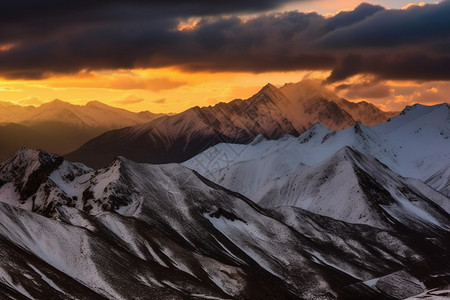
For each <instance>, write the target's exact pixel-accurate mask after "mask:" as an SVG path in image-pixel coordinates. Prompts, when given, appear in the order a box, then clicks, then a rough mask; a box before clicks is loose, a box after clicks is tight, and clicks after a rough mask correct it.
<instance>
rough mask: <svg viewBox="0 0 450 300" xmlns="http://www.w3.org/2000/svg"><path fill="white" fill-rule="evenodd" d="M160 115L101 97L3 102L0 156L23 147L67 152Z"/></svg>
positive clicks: (0, 112) (1, 108)
mask: <svg viewBox="0 0 450 300" xmlns="http://www.w3.org/2000/svg"><path fill="white" fill-rule="evenodd" d="M160 116H162V115H160V114H153V113H150V112H140V113H133V112H129V111H127V110H124V109H119V108H115V107H111V106H108V105H106V104H103V103H100V102H98V101H91V102H89V103H87V104H86V105H85V106H79V105H73V104H69V103H67V102H63V101H60V100H54V101H51V102H49V103H46V104H43V105H41V106H39V107H33V106H28V107H23V106H19V105H13V104H11V103H7V102H0V160H4V159H6V158H8V157H9V156H10V155H11V154H12V153H14V151H16V150H17V149H18V148H20V147H29V148H38V149H45V150H47V151H50V152H54V153H59V154H66V153H68V152H71V151H73V150H75V149H76V148H78V147H80V146H81V145H83V144H84V143H85V142H87V141H88V140H90V139H92V138H94V137H96V136H98V135H100V134H102V133H104V132H106V131H109V130H112V129H117V128H123V127H127V126H132V125H137V124H142V123H146V122H148V121H151V120H153V119H156V118H158V117H160Z"/></svg>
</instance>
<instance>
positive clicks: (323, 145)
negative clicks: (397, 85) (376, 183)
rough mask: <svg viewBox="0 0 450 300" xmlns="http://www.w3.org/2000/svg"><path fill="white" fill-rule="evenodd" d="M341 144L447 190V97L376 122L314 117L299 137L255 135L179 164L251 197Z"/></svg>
mask: <svg viewBox="0 0 450 300" xmlns="http://www.w3.org/2000/svg"><path fill="white" fill-rule="evenodd" d="M346 146H348V147H351V148H352V149H354V150H356V151H359V152H361V153H364V154H366V155H369V156H372V157H374V158H376V159H377V160H378V161H380V162H381V163H383V164H385V165H386V166H388V167H389V168H390V169H391V170H392V171H394V172H396V173H398V174H399V175H401V176H404V177H412V178H416V179H419V180H422V181H424V182H427V183H429V184H430V185H431V186H432V187H434V188H436V189H437V190H439V191H441V192H442V193H444V194H445V195H447V196H448V195H449V194H448V180H449V177H448V176H447V175H448V165H449V162H450V152H449V149H450V108H449V104H447V103H443V104H439V105H434V106H424V105H419V104H417V105H414V106H409V107H406V108H405V109H404V110H403V111H402V112H401V113H400V114H399V115H398V116H395V117H393V118H391V119H389V121H387V122H384V123H381V124H379V125H375V126H364V125H362V124H360V123H356V124H355V125H354V126H352V127H350V128H346V129H343V130H339V131H332V130H330V129H328V128H326V127H324V126H323V125H321V124H320V123H318V124H316V125H314V126H313V127H311V128H310V129H309V130H308V131H306V132H304V133H303V134H301V135H300V136H298V137H295V136H284V137H283V138H282V139H279V140H266V139H264V137H262V136H258V137H257V138H255V139H254V140H253V141H252V142H251V143H249V144H248V145H237V144H227V143H222V144H218V145H216V146H214V147H211V148H209V149H208V150H206V151H205V152H203V153H201V154H199V155H197V156H195V157H193V158H192V159H190V160H189V161H187V162H185V163H184V164H185V165H186V166H188V167H189V168H192V169H195V170H196V171H197V172H199V173H200V174H202V175H204V176H206V177H207V178H209V179H211V180H213V181H216V182H217V183H219V184H221V185H223V186H225V187H227V188H230V189H232V190H235V191H238V192H240V193H242V194H244V195H247V196H248V197H250V198H252V199H254V198H253V197H254V196H255V195H254V192H255V191H258V190H260V188H262V187H265V188H267V185H268V182H272V183H273V184H275V180H278V179H279V178H282V177H286V176H289V175H291V174H294V173H296V172H301V171H302V170H306V168H307V167H308V166H310V167H311V166H318V165H320V164H322V163H324V162H325V161H326V160H327V159H329V158H330V157H331V156H332V155H334V154H335V153H336V152H337V151H339V150H340V149H342V148H343V147H346ZM251 174H252V175H251ZM254 200H255V199H254Z"/></svg>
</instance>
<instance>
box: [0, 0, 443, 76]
mask: <svg viewBox="0 0 450 300" xmlns="http://www.w3.org/2000/svg"><path fill="white" fill-rule="evenodd" d="M286 2H289V0H286V1H276V0H264V1H261V0H258V1H256V0H252V1H242V0H241V1H227V2H215V1H206V0H198V1H181V0H172V1H167V0H166V1H144V0H134V1H120V0H108V1H106V0H92V1H89V2H88V3H83V4H81V3H80V2H79V1H77V2H75V1H56V0H41V1H32V0H28V1H27V0H14V1H12V0H6V1H4V2H2V9H1V11H0V26H1V28H2V30H1V31H0V46H1V45H5V44H14V45H15V47H13V48H11V49H10V50H7V51H0V76H3V77H8V78H42V77H45V76H46V75H48V74H51V73H75V72H78V71H80V70H83V69H88V70H91V69H105V68H106V69H108V68H133V67H161V66H170V65H178V66H180V67H182V68H184V69H186V70H210V71H224V70H228V71H251V72H264V71H279V70H299V69H305V70H306V69H307V70H313V69H332V70H333V72H332V74H331V76H330V78H329V79H328V80H329V81H330V82H334V81H340V80H343V79H345V78H347V77H349V76H352V75H356V74H364V73H370V74H374V75H375V76H378V77H380V78H385V79H417V80H435V79H444V80H448V79H450V71H449V70H450V51H449V50H450V29H449V28H450V18H449V17H448V16H449V15H450V0H446V1H443V2H441V3H440V4H438V5H426V6H423V7H413V8H410V9H408V10H387V9H384V8H382V7H380V6H374V5H370V4H362V5H360V6H359V7H357V8H356V9H355V10H353V11H350V12H342V13H339V14H337V15H336V16H334V17H332V18H324V17H323V16H321V15H318V14H316V13H301V12H287V13H283V14H268V15H263V16H260V17H257V18H253V19H251V20H249V21H245V22H244V21H242V20H241V19H240V18H238V17H227V18H224V17H221V15H223V14H231V15H233V14H239V13H243V12H255V11H264V10H268V9H272V8H274V7H276V6H277V5H280V4H284V3H286ZM189 16H198V17H201V18H202V20H201V21H200V23H199V24H198V25H197V26H196V28H195V30H191V31H177V30H176V28H177V26H178V24H179V21H180V18H186V17H189Z"/></svg>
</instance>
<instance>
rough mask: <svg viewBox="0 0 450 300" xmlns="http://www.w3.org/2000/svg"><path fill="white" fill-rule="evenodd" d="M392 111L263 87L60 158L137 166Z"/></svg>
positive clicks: (377, 118) (317, 93) (317, 89)
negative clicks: (116, 161)
mask: <svg viewBox="0 0 450 300" xmlns="http://www.w3.org/2000/svg"><path fill="white" fill-rule="evenodd" d="M392 115H393V113H386V112H383V111H381V110H379V109H378V108H376V107H375V106H373V105H371V104H368V103H365V102H361V103H351V102H348V101H346V100H344V99H340V98H339V97H337V96H336V95H335V94H334V93H332V92H331V91H329V90H328V89H327V88H325V87H324V86H322V85H321V84H320V82H318V81H315V80H306V81H302V82H300V83H297V84H287V85H285V86H283V87H282V88H280V89H278V88H276V87H275V86H273V85H271V84H268V85H266V86H265V87H264V88H262V89H261V90H260V91H259V92H258V93H257V94H255V95H254V96H252V97H251V98H249V99H247V100H239V99H238V100H234V101H231V102H229V103H219V104H217V105H215V106H209V107H202V108H200V107H193V108H191V109H188V110H187V111H185V112H182V113H180V114H177V115H175V116H166V117H162V118H159V119H157V120H155V121H151V122H149V123H146V124H143V125H137V126H133V127H130V128H125V129H119V130H115V131H110V132H107V133H105V134H103V135H101V136H99V137H97V138H95V139H93V140H91V141H89V142H87V143H86V144H85V145H83V146H82V147H80V148H79V149H77V150H76V151H74V152H72V153H70V154H68V155H66V156H65V157H66V158H67V159H69V160H71V161H80V162H83V163H85V164H87V165H89V166H92V167H103V166H105V165H107V164H109V163H110V162H111V161H112V159H114V157H116V156H118V155H122V156H125V157H127V158H130V159H132V160H134V161H138V162H149V163H168V162H182V161H185V160H186V159H189V158H191V157H193V156H194V155H196V154H198V153H200V152H201V151H203V150H206V149H207V148H209V147H211V146H213V145H215V144H218V143H221V142H229V143H240V144H245V143H249V142H250V141H252V140H253V139H254V138H255V137H256V136H257V135H259V134H261V135H262V136H264V137H265V138H267V139H278V138H280V137H281V136H283V135H286V134H290V135H294V136H298V135H299V134H300V133H302V132H304V131H305V130H307V129H309V128H310V127H311V126H312V125H314V124H315V123H317V122H322V123H323V124H325V125H326V126H327V127H329V128H331V129H335V130H337V129H342V128H346V127H349V126H352V125H354V124H355V123H356V122H357V121H358V122H362V123H363V124H368V125H372V124H378V123H380V122H383V121H386V120H387V119H388V118H389V117H390V116H392Z"/></svg>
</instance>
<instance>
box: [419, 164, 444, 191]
mask: <svg viewBox="0 0 450 300" xmlns="http://www.w3.org/2000/svg"><path fill="white" fill-rule="evenodd" d="M424 182H425V183H426V184H428V185H429V186H431V187H432V188H434V189H435V190H437V191H439V192H441V193H442V194H444V195H446V196H449V197H450V164H447V165H444V166H443V167H442V168H441V169H440V170H438V171H437V172H435V173H434V174H432V175H431V176H430V177H428V178H427V179H425V180H424Z"/></svg>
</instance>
